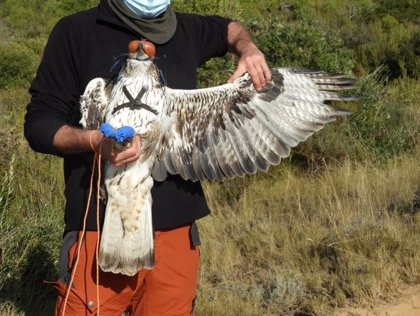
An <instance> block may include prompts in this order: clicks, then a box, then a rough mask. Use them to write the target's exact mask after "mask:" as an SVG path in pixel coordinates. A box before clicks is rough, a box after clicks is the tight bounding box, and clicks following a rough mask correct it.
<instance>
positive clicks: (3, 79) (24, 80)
mask: <svg viewBox="0 0 420 316" xmlns="http://www.w3.org/2000/svg"><path fill="white" fill-rule="evenodd" d="M36 65H37V57H36V56H35V55H34V53H33V51H31V50H30V49H29V48H27V47H26V46H25V45H22V44H20V43H18V42H0V89H1V88H6V87H13V86H29V83H30V81H31V80H32V78H33V77H34V75H35V69H36Z"/></svg>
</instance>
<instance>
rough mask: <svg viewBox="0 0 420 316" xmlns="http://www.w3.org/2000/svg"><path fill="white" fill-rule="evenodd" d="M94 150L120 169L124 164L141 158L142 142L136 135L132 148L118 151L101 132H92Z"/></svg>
mask: <svg viewBox="0 0 420 316" xmlns="http://www.w3.org/2000/svg"><path fill="white" fill-rule="evenodd" d="M91 133H92V134H91V136H90V137H91V138H90V139H91V142H92V147H93V148H92V149H94V150H95V152H99V151H100V152H101V155H102V157H104V158H105V159H107V160H109V161H110V162H111V163H112V164H113V165H115V166H117V167H120V166H122V165H124V164H127V163H130V162H133V161H136V160H137V159H139V157H140V153H141V151H140V149H141V141H140V136H139V135H135V136H134V138H133V142H132V144H131V146H130V147H127V148H125V149H123V150H117V149H115V148H114V147H113V145H112V141H111V140H110V139H109V138H106V137H104V136H103V134H102V133H101V132H100V131H97V130H95V131H91Z"/></svg>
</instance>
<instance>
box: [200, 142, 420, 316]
mask: <svg viewBox="0 0 420 316" xmlns="http://www.w3.org/2000/svg"><path fill="white" fill-rule="evenodd" d="M419 154H420V151H419V149H417V150H416V151H415V152H413V153H411V154H409V155H405V156H402V157H400V158H398V159H394V160H391V161H389V162H388V163H387V164H385V165H383V166H375V165H372V164H370V163H364V164H354V163H352V162H350V161H345V162H344V163H343V164H342V165H341V166H329V165H326V166H324V167H323V168H322V169H318V170H313V171H312V172H310V173H303V172H301V171H298V170H294V169H293V168H292V167H290V166H289V167H283V168H278V169H276V170H275V171H274V172H272V173H271V174H270V175H259V176H256V177H253V178H250V179H246V180H243V179H239V180H236V181H231V182H229V183H227V184H223V185H222V184H207V185H206V193H207V196H208V199H209V201H210V203H211V205H212V209H213V215H212V216H210V217H208V218H207V219H205V220H203V221H201V230H202V234H203V235H204V236H205V238H204V240H205V243H204V245H203V247H202V254H203V255H202V269H201V274H200V284H201V289H200V300H199V304H198V311H199V312H198V314H199V315H279V314H281V315H285V314H297V315H299V314H302V315H305V314H317V315H324V314H325V313H327V311H329V310H330V309H331V308H333V307H335V306H343V305H344V304H346V303H347V302H348V300H351V301H363V300H370V299H372V300H373V299H377V298H379V297H382V296H385V295H387V294H389V293H390V292H392V290H393V289H395V288H397V287H398V284H399V283H401V282H407V283H417V282H419V281H420V254H419V253H418V251H417V245H418V244H419V242H420V228H419V227H418V222H419V220H420V217H419V216H418V214H417V212H418V211H419V210H420V191H419V190H420V165H419V164H418V161H417V157H418V156H419Z"/></svg>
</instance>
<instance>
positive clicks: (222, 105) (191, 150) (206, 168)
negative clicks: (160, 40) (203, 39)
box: [153, 68, 355, 180]
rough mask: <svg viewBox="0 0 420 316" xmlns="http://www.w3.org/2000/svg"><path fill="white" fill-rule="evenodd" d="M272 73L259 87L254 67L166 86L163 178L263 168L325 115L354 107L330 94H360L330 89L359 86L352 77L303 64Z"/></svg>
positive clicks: (158, 175)
mask: <svg viewBox="0 0 420 316" xmlns="http://www.w3.org/2000/svg"><path fill="white" fill-rule="evenodd" d="M272 75H273V80H272V82H271V83H269V84H267V85H266V86H265V87H264V88H263V89H262V90H260V91H256V90H255V88H254V87H253V85H252V82H251V79H250V78H249V76H248V75H245V76H243V77H241V78H239V79H238V80H236V81H235V82H234V83H231V84H225V85H222V86H218V87H215V88H208V89H198V90H173V89H167V90H166V98H167V102H166V108H165V109H164V110H163V113H164V115H165V116H166V119H167V121H168V122H169V123H167V124H166V126H167V128H166V130H165V131H164V136H163V138H162V146H161V149H160V152H159V153H158V159H157V162H156V164H155V168H154V170H153V176H154V177H155V179H157V180H163V179H164V178H165V176H166V171H168V172H169V173H171V174H180V175H181V176H182V177H183V178H184V179H190V180H203V179H205V178H208V179H212V180H214V179H217V180H223V179H224V178H226V177H228V178H232V177H234V176H242V175H244V174H253V173H255V172H256V171H257V170H264V171H265V170H267V169H268V167H269V166H270V165H275V164H278V163H279V162H280V159H281V158H284V157H287V156H288V155H289V152H290V148H291V147H294V146H296V145H297V144H298V143H299V142H301V141H304V140H306V139H307V138H308V137H309V136H311V135H312V134H313V133H314V132H315V131H318V130H320V129H321V128H322V127H323V126H324V124H325V123H327V122H331V121H334V120H335V118H336V116H339V115H347V114H350V113H351V112H350V111H347V110H343V109H338V108H334V107H332V106H330V105H328V104H326V103H325V102H326V101H332V100H344V101H351V100H354V99H355V98H354V97H352V96H348V95H342V94H338V93H336V92H332V91H331V90H343V89H348V88H353V87H354V83H355V81H354V80H353V79H349V78H345V77H344V76H342V75H339V74H330V73H325V72H321V71H312V70H307V69H299V68H276V69H272Z"/></svg>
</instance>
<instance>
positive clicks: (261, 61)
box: [228, 44, 271, 90]
mask: <svg viewBox="0 0 420 316" xmlns="http://www.w3.org/2000/svg"><path fill="white" fill-rule="evenodd" d="M246 72H247V73H249V75H250V76H251V80H252V83H253V84H254V87H255V89H257V90H260V89H261V88H262V87H263V86H265V85H266V84H267V83H268V82H270V81H271V71H270V69H269V68H268V65H267V63H266V61H265V58H264V55H263V53H262V52H261V51H260V50H259V49H258V48H257V47H256V46H255V45H253V44H250V45H249V47H248V48H246V49H245V50H244V51H243V54H242V55H241V56H239V61H238V66H237V68H236V71H235V72H234V73H233V75H232V76H231V77H230V78H229V80H228V82H233V81H235V80H236V79H238V78H239V77H240V76H242V75H243V74H244V73H246Z"/></svg>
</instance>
